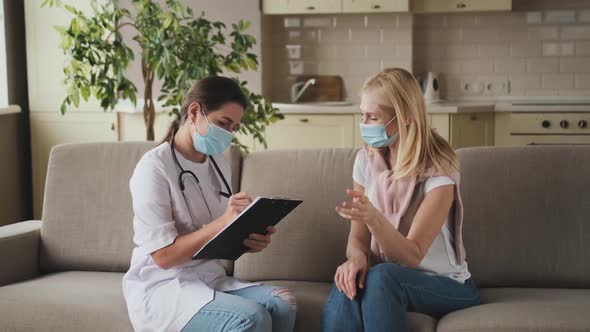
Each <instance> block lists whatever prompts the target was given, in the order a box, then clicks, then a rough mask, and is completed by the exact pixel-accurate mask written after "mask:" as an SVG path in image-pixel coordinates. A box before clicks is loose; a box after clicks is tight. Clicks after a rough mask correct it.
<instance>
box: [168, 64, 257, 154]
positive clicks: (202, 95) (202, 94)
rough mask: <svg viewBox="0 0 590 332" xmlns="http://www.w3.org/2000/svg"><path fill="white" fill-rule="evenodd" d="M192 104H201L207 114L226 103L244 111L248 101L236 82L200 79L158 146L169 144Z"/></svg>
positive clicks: (221, 77)
mask: <svg viewBox="0 0 590 332" xmlns="http://www.w3.org/2000/svg"><path fill="white" fill-rule="evenodd" d="M192 103H199V104H201V105H202V106H203V107H204V108H205V110H206V111H207V112H209V113H211V112H215V111H217V110H219V109H220V108H221V107H222V106H223V105H224V104H227V103H236V104H238V105H240V106H242V107H243V108H244V110H246V109H247V108H248V99H247V98H246V96H245V95H244V93H243V92H242V89H241V87H240V85H239V84H238V83H237V82H236V81H234V80H232V79H231V78H228V77H224V76H208V77H205V78H203V79H200V80H199V81H197V82H196V83H195V84H194V85H193V86H192V87H191V88H190V89H189V90H188V92H187V93H186V96H185V97H184V101H183V102H182V105H181V107H180V115H179V116H177V117H176V119H174V121H172V123H171V124H170V128H168V132H167V133H166V135H165V136H164V139H162V142H161V143H160V144H162V143H165V142H170V140H171V139H172V137H174V134H175V133H176V132H177V131H178V128H180V126H182V125H183V124H184V123H185V122H186V119H187V118H188V108H189V106H190V105H191V104H192Z"/></svg>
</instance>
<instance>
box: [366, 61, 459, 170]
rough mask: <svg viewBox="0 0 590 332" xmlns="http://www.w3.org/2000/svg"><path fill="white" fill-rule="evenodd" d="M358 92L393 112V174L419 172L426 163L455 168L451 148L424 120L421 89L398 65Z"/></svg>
mask: <svg viewBox="0 0 590 332" xmlns="http://www.w3.org/2000/svg"><path fill="white" fill-rule="evenodd" d="M362 92H363V93H365V94H369V95H371V97H372V98H375V100H376V101H377V103H378V105H379V107H380V108H381V109H383V110H384V111H386V112H388V113H390V114H392V115H395V116H397V118H396V119H397V124H398V128H399V136H398V138H397V139H398V142H399V143H398V149H397V162H396V165H394V166H393V167H394V173H393V174H394V177H395V178H404V177H413V176H420V175H423V174H424V173H425V172H426V171H427V170H428V168H430V167H434V168H435V170H437V171H438V172H440V173H443V174H447V175H450V174H452V173H455V172H457V171H458V169H459V162H458V160H457V155H456V154H455V151H453V148H451V146H450V145H449V143H448V142H447V141H446V140H445V139H444V138H442V137H441V136H440V135H439V134H438V133H436V132H435V131H434V130H432V129H431V128H430V125H429V124H428V121H427V120H426V107H425V105H424V97H423V96H422V90H421V89H420V86H419V85H418V82H417V81H416V79H415V78H414V76H413V75H412V74H411V73H409V72H408V71H406V70H404V69H401V68H388V69H384V70H382V71H381V72H380V73H378V74H376V75H374V76H373V77H371V78H369V79H368V80H367V81H366V82H365V83H364V84H363V87H362ZM406 123H407V124H406Z"/></svg>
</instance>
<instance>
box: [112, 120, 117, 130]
mask: <svg viewBox="0 0 590 332" xmlns="http://www.w3.org/2000/svg"><path fill="white" fill-rule="evenodd" d="M115 129H116V128H115V123H114V122H113V123H111V131H115Z"/></svg>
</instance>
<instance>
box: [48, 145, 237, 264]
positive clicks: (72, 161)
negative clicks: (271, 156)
mask: <svg viewBox="0 0 590 332" xmlns="http://www.w3.org/2000/svg"><path fill="white" fill-rule="evenodd" d="M154 144H155V143H154V142H126V143H84V144H65V145H59V146H56V147H54V148H53V149H52V150H51V155H50V158H49V164H48V165H49V166H48V171H47V184H46V186H45V202H44V206H43V223H42V229H41V267H42V269H43V270H44V271H46V272H55V271H68V270H78V271H79V270H84V271H107V272H125V271H127V269H128V268H129V263H130V261H131V252H132V249H133V209H132V205H131V194H130V191H129V179H130V178H131V174H133V170H134V169H135V165H136V164H137V162H138V161H139V159H140V158H141V157H142V156H143V154H144V153H145V152H146V151H148V150H149V149H151V148H152V147H153V146H154ZM226 156H228V157H229V159H230V162H231V166H232V172H235V173H237V174H232V184H234V188H233V189H234V191H235V190H237V187H236V186H237V181H235V179H233V178H234V177H239V164H240V160H241V155H240V153H239V151H238V150H237V149H236V148H235V147H232V148H231V149H228V151H227V152H226ZM230 265H231V264H228V266H227V268H228V269H231V266H230Z"/></svg>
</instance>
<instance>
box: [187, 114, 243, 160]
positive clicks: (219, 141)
mask: <svg viewBox="0 0 590 332" xmlns="http://www.w3.org/2000/svg"><path fill="white" fill-rule="evenodd" d="M201 113H203V116H204V117H205V120H207V123H208V127H207V133H205V135H201V134H199V132H198V131H197V130H195V133H194V134H193V145H194V147H195V150H197V151H199V152H201V153H204V154H206V155H208V156H214V155H218V154H220V153H222V152H223V151H225V149H227V148H228V147H229V145H230V144H231V142H232V140H233V138H234V134H233V133H231V132H229V131H227V130H225V129H223V128H221V127H219V126H218V125H216V124H214V123H211V121H209V119H208V118H207V114H205V111H203V107H202V106H201ZM195 126H196V125H195Z"/></svg>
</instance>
